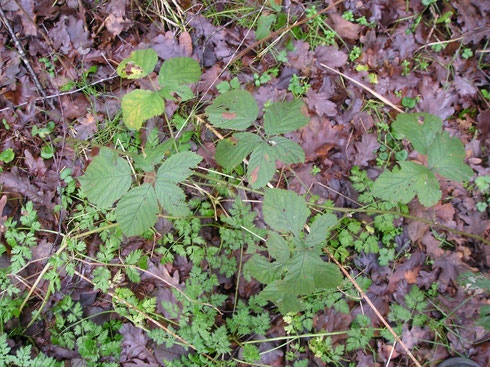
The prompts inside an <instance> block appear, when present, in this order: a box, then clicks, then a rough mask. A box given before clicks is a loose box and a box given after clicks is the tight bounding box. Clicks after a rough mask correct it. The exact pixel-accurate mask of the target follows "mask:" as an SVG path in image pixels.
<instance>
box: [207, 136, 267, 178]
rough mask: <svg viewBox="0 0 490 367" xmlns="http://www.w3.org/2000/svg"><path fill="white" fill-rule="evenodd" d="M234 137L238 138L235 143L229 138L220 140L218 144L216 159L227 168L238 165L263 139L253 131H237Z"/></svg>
mask: <svg viewBox="0 0 490 367" xmlns="http://www.w3.org/2000/svg"><path fill="white" fill-rule="evenodd" d="M233 137H234V138H235V139H236V140H237V142H236V144H233V143H232V142H231V141H230V140H229V139H223V140H220V141H219V143H218V145H217V146H216V155H215V158H216V161H217V162H218V164H219V165H220V166H221V167H223V168H225V169H232V168H234V167H236V166H238V165H239V164H240V163H242V161H243V160H244V159H245V158H247V156H248V155H249V154H250V153H252V151H253V150H254V149H255V147H257V146H258V145H259V144H260V143H261V142H262V141H263V140H262V139H261V138H260V136H258V135H256V134H252V133H247V132H243V133H236V134H234V135H233Z"/></svg>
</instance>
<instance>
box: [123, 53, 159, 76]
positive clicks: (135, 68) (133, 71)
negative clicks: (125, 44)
mask: <svg viewBox="0 0 490 367" xmlns="http://www.w3.org/2000/svg"><path fill="white" fill-rule="evenodd" d="M157 61H158V55H157V53H156V52H155V50H153V49H151V48H148V49H146V50H136V51H133V52H132V53H131V55H129V57H128V58H125V59H124V60H123V61H121V63H120V64H119V66H118V67H117V70H116V72H117V75H119V76H120V77H121V78H127V79H140V78H143V77H145V76H147V75H148V74H150V73H151V72H152V71H153V69H155V65H156V64H157Z"/></svg>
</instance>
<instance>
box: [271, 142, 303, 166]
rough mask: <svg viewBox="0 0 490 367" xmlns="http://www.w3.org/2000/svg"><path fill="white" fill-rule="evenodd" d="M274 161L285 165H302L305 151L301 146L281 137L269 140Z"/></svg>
mask: <svg viewBox="0 0 490 367" xmlns="http://www.w3.org/2000/svg"><path fill="white" fill-rule="evenodd" d="M270 141H271V144H272V148H273V149H274V155H275V157H276V159H278V160H280V161H281V162H284V163H286V164H296V163H303V162H304V161H305V151H304V150H303V148H301V145H299V144H298V143H295V142H294V141H292V140H290V139H287V138H284V137H282V136H274V137H272V138H270Z"/></svg>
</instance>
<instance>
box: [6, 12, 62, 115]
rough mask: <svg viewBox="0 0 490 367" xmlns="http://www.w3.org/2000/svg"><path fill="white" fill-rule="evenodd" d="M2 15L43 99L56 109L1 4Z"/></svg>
mask: <svg viewBox="0 0 490 367" xmlns="http://www.w3.org/2000/svg"><path fill="white" fill-rule="evenodd" d="M0 16H1V18H2V21H3V24H5V27H6V28H7V30H8V32H9V34H10V37H11V38H12V40H13V41H14V43H15V47H16V48H17V51H19V54H20V57H21V59H22V61H23V62H24V64H25V65H26V67H27V71H28V72H29V74H30V75H31V78H32V81H33V82H34V85H35V86H36V89H37V90H38V92H39V93H41V95H42V96H43V98H41V99H43V100H46V103H47V104H48V105H49V107H50V108H51V109H53V110H54V109H55V107H54V103H53V101H51V100H49V99H47V98H46V92H45V91H44V88H43V87H42V85H41V83H40V82H39V79H38V78H37V75H36V73H35V72H34V69H33V68H32V65H31V62H30V61H29V59H28V58H27V56H26V54H25V52H24V49H23V48H22V45H21V44H20V42H19V39H18V38H17V36H16V35H15V32H14V30H13V29H12V27H11V25H10V23H9V21H8V19H7V17H6V15H5V13H4V12H3V9H2V7H1V6H0ZM0 112H1V111H0Z"/></svg>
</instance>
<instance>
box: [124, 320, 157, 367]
mask: <svg viewBox="0 0 490 367" xmlns="http://www.w3.org/2000/svg"><path fill="white" fill-rule="evenodd" d="M119 332H120V334H121V335H122V336H123V340H122V341H121V356H120V360H119V361H120V362H121V364H122V365H123V366H131V365H132V366H146V367H158V366H160V365H159V363H158V361H157V360H156V358H155V356H154V355H153V354H152V352H151V351H150V350H149V349H148V348H147V347H146V344H147V342H148V339H147V337H146V335H145V334H144V333H143V330H141V329H140V328H137V327H136V326H133V325H131V324H129V323H125V324H124V325H123V326H122V327H121V329H120V330H119Z"/></svg>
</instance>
